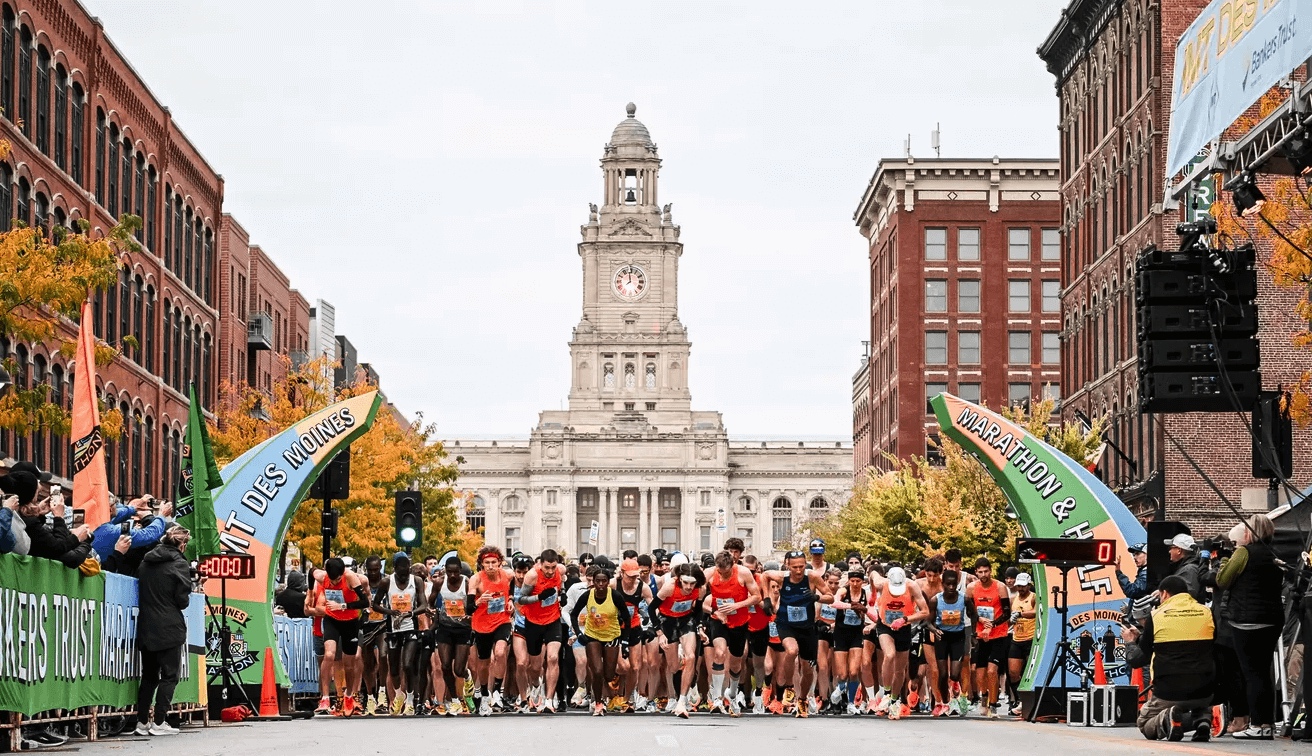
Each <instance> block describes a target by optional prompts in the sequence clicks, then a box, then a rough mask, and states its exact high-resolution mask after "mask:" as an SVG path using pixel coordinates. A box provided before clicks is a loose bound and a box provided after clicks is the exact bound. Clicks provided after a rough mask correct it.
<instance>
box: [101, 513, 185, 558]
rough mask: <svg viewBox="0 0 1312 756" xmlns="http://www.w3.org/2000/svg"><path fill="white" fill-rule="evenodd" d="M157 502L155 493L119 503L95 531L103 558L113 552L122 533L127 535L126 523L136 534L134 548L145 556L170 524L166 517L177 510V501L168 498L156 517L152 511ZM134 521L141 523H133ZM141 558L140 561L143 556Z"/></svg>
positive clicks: (133, 533) (129, 530)
mask: <svg viewBox="0 0 1312 756" xmlns="http://www.w3.org/2000/svg"><path fill="white" fill-rule="evenodd" d="M154 503H155V499H154V497H152V496H143V497H141V498H139V499H133V500H132V501H131V502H130V503H128V504H126V505H124V504H119V505H118V506H117V507H116V508H115V511H114V516H113V517H111V518H110V520H109V522H106V523H102V524H101V525H100V526H99V527H97V528H96V529H95V531H94V532H93V533H92V534H91V543H92V548H94V549H95V550H96V555H97V556H99V557H100V561H102V562H103V561H105V559H106V558H107V557H108V556H109V553H110V552H111V551H113V550H114V547H115V544H116V543H117V542H118V538H119V536H121V535H124V530H125V529H124V527H123V526H124V525H125V524H126V525H127V526H128V527H127V528H126V530H127V531H128V532H130V534H131V536H132V547H131V548H133V549H141V550H142V551H141V555H142V556H145V553H146V552H147V551H150V550H151V549H152V548H154V546H155V544H157V543H159V539H160V538H162V537H163V536H164V529H165V528H167V527H168V522H167V520H166V519H165V518H167V517H169V516H171V515H172V514H173V504H172V503H170V502H167V501H166V502H164V503H163V504H162V505H161V506H160V516H159V517H155V516H154V515H153V513H152V511H151V505H152V504H154ZM133 524H136V525H138V527H135V528H134V527H132V525H133ZM137 562H138V563H140V559H138V560H137Z"/></svg>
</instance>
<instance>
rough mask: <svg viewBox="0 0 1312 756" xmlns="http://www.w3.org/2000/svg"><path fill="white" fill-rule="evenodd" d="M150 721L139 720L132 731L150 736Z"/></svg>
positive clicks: (135, 733)
mask: <svg viewBox="0 0 1312 756" xmlns="http://www.w3.org/2000/svg"><path fill="white" fill-rule="evenodd" d="M151 724H152V723H150V722H137V728H136V729H135V730H133V731H132V734H133V735H138V736H141V737H150V725H151Z"/></svg>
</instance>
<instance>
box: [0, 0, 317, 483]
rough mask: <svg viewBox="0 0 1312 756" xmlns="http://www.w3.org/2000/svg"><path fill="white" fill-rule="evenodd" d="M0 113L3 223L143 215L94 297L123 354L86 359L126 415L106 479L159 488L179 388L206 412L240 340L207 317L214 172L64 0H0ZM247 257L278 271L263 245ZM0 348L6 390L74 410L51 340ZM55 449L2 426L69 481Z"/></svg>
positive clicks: (50, 441)
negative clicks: (39, 389) (8, 371)
mask: <svg viewBox="0 0 1312 756" xmlns="http://www.w3.org/2000/svg"><path fill="white" fill-rule="evenodd" d="M0 109H2V110H3V115H2V116H0V137H3V138H4V139H6V140H8V141H9V142H10V143H11V144H12V152H11V154H10V155H9V156H8V157H7V158H6V159H4V160H2V161H0V230H7V229H8V228H10V227H11V225H12V222H13V221H12V219H18V220H21V221H22V222H23V223H26V224H27V225H29V226H39V227H41V228H43V229H45V230H46V233H47V234H52V233H53V232H54V228H55V227H57V226H62V227H66V228H75V227H76V224H77V223H78V222H79V221H82V220H85V221H87V222H88V223H89V224H90V233H91V234H92V235H93V236H96V235H103V234H105V233H106V232H107V231H108V230H109V229H110V228H111V227H113V225H114V224H115V222H116V219H118V218H120V217H121V216H123V215H127V214H131V215H136V216H138V217H140V218H141V219H142V226H141V228H140V230H139V231H138V232H137V234H136V238H137V241H138V242H140V244H141V249H140V251H137V252H129V253H127V254H125V255H124V256H123V258H122V267H121V272H120V277H119V281H118V283H117V284H116V285H115V286H114V287H112V288H110V289H109V290H107V291H105V292H101V293H98V294H97V295H96V296H95V297H94V299H93V317H94V321H95V324H94V325H95V333H96V335H97V336H98V337H99V338H100V339H102V340H104V341H105V342H107V343H109V344H111V345H114V346H118V347H121V349H122V353H121V355H120V356H119V357H118V358H117V359H115V360H114V361H113V363H112V364H110V365H107V366H105V367H102V368H100V369H99V371H98V376H97V384H98V385H97V391H98V393H99V394H100V395H101V397H102V398H103V399H104V401H105V403H106V404H108V405H111V406H113V407H116V408H117V409H119V410H120V411H121V412H122V413H123V416H124V428H123V433H122V435H121V437H120V438H119V439H117V440H112V441H109V442H107V443H106V446H105V451H106V465H107V468H108V473H109V483H110V490H112V491H114V492H116V493H120V494H137V493H153V494H155V495H156V496H165V497H167V496H169V495H170V494H169V492H171V491H172V490H174V485H175V483H176V478H177V470H178V468H179V460H180V452H181V443H182V434H183V431H184V429H185V427H186V423H187V413H188V407H189V402H188V398H187V387H188V384H189V383H190V382H192V381H195V383H196V385H197V389H198V392H199V395H200V399H201V403H202V405H203V406H204V407H206V408H209V407H211V406H212V405H213V403H214V401H215V399H216V397H217V394H218V378H219V376H220V374H222V375H225V376H227V375H229V371H230V369H231V364H230V363H231V355H230V354H229V353H228V352H227V350H226V349H225V347H226V346H227V345H236V347H237V348H238V349H243V348H244V343H245V337H244V336H236V335H235V334H233V333H230V332H229V331H228V328H229V326H232V325H233V324H232V323H228V322H225V321H224V320H223V319H221V318H220V310H221V309H224V310H225V311H226V309H227V308H228V307H229V306H230V304H231V303H229V302H227V301H226V300H225V299H224V298H225V296H227V295H228V294H229V293H230V292H229V291H228V284H229V281H228V280H227V279H226V277H224V276H221V275H220V274H219V272H220V270H227V267H223V268H221V267H220V265H219V259H218V258H219V257H220V255H221V250H220V238H221V237H220V235H221V233H222V232H223V231H224V222H223V219H224V217H225V216H223V215H222V206H223V194H224V183H223V178H222V177H221V176H220V175H219V174H218V173H217V172H216V171H215V170H214V168H213V167H211V166H210V165H209V164H208V163H207V162H206V160H205V158H204V157H203V156H202V155H201V154H200V152H199V150H198V149H197V148H196V146H195V145H193V144H192V143H191V142H190V141H189V140H188V139H187V137H186V136H185V135H184V134H183V133H182V131H181V130H180V129H179V127H178V125H177V124H176V123H175V122H174V121H173V117H172V115H171V114H170V112H169V109H168V108H167V107H165V106H164V105H163V104H162V103H161V102H159V100H157V99H156V98H155V96H154V95H153V94H152V93H151V92H150V90H149V89H148V88H147V86H146V84H145V83H144V82H143V81H142V80H141V79H140V77H138V76H137V74H136V72H135V71H133V69H132V67H131V65H130V64H129V63H128V61H127V60H126V59H124V57H123V56H122V54H121V53H120V52H119V51H118V49H117V48H115V46H114V45H113V43H112V42H111V41H110V40H109V38H108V37H107V36H106V34H105V30H104V28H103V27H102V26H101V24H100V22H99V21H98V20H97V19H95V18H93V17H91V16H90V15H88V14H87V12H86V10H85V9H84V8H83V7H82V6H81V5H79V4H78V3H77V2H76V0H34V1H29V0H5V1H4V2H2V3H0ZM242 234H243V235H244V232H242ZM249 257H250V260H251V261H252V262H254V261H257V260H265V261H266V264H265V265H264V266H263V267H261V268H260V270H269V271H276V268H274V267H273V266H272V264H271V263H267V258H264V257H263V255H262V253H258V254H254V255H250V256H249ZM256 264H257V265H258V263H256ZM265 278H266V279H269V280H270V283H269V284H268V285H269V287H270V290H271V291H273V294H272V295H271V296H269V297H268V299H269V301H271V302H275V303H276V304H277V307H275V309H278V308H279V307H280V308H281V312H282V313H283V315H284V317H287V316H288V315H289V313H293V312H298V313H303V312H305V311H306V309H307V308H306V307H305V304H304V300H303V299H301V298H300V297H299V295H296V296H294V297H291V296H289V294H288V293H287V291H286V288H287V287H286V277H285V276H282V274H281V273H277V274H276V275H273V274H272V273H269V274H266V276H265ZM297 308H299V310H298V309H297ZM284 327H285V328H287V329H290V332H289V336H290V338H291V340H292V341H291V343H295V340H296V338H298V337H299V338H301V339H302V340H303V339H304V337H305V334H306V332H307V330H308V329H307V327H306V326H305V318H304V317H301V319H300V320H298V321H297V322H296V323H295V325H294V326H293V325H291V324H290V323H287V324H284ZM59 335H60V337H61V338H63V339H69V340H71V339H74V338H75V337H76V335H77V324H76V323H73V322H70V321H64V322H63V323H61V326H60V334H59ZM234 336H236V337H235V338H234ZM125 337H131V338H125ZM133 342H135V344H134V343H133ZM0 358H4V359H8V360H10V361H11V362H10V364H11V365H13V366H14V367H15V370H14V371H13V372H14V381H15V383H16V384H17V385H18V386H20V387H30V386H35V385H38V384H43V383H44V384H47V385H49V386H50V388H51V397H52V399H53V400H55V401H58V402H61V403H63V404H64V405H65V406H71V401H72V370H71V368H70V362H69V360H67V359H66V358H65V357H63V356H62V355H60V354H59V351H58V344H57V343H52V344H24V343H12V344H11V343H9V342H8V341H7V340H4V339H0ZM68 445H69V439H67V438H57V437H52V435H51V434H50V433H49V432H38V433H34V434H32V435H30V436H28V437H16V436H15V434H12V433H8V432H0V459H3V458H6V457H10V458H15V459H30V460H33V461H35V462H36V463H37V464H38V465H40V466H41V467H42V468H46V469H51V470H52V471H54V472H56V473H57V474H59V475H60V476H62V477H63V478H65V479H66V480H67V479H68V478H70V477H71V475H72V459H71V454H70V453H69V450H68Z"/></svg>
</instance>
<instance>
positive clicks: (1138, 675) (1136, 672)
mask: <svg viewBox="0 0 1312 756" xmlns="http://www.w3.org/2000/svg"><path fill="white" fill-rule="evenodd" d="M1130 684H1131V685H1133V686H1135V687H1136V688H1138V689H1139V695H1140V696H1142V695H1143V689H1144V684H1143V667H1135V668H1134V669H1132V670H1130Z"/></svg>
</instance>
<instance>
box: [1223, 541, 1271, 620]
mask: <svg viewBox="0 0 1312 756" xmlns="http://www.w3.org/2000/svg"><path fill="white" fill-rule="evenodd" d="M1242 548H1243V549H1244V550H1245V551H1246V552H1248V563H1247V564H1245V565H1244V571H1243V572H1241V573H1239V575H1238V577H1236V578H1235V579H1234V582H1233V583H1232V584H1231V585H1230V590H1229V595H1230V613H1229V616H1230V621H1231V622H1233V623H1235V624H1237V625H1242V624H1246V623H1252V624H1262V625H1277V626H1279V625H1283V624H1284V623H1285V607H1284V603H1283V602H1282V601H1281V600H1280V592H1281V589H1283V588H1284V586H1285V581H1284V577H1285V576H1284V573H1282V572H1281V571H1280V568H1279V567H1277V566H1276V563H1275V554H1274V553H1272V551H1271V545H1270V544H1268V543H1262V542H1261V541H1258V542H1256V543H1250V544H1248V545H1247V546H1244V547H1242Z"/></svg>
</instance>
